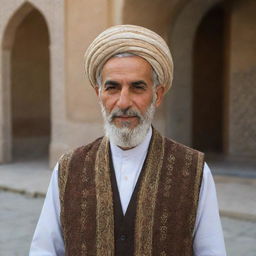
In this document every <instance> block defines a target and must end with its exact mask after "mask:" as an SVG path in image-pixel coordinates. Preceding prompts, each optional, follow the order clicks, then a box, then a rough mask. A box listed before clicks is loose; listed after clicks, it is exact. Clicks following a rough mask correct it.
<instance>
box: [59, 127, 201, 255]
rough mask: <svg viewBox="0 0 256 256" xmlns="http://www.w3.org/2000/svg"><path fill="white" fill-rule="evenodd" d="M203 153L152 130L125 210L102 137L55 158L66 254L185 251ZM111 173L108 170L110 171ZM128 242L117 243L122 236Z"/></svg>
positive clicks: (190, 246) (187, 252)
mask: <svg viewBox="0 0 256 256" xmlns="http://www.w3.org/2000/svg"><path fill="white" fill-rule="evenodd" d="M203 159H204V155H203V154H202V153H200V152H198V151H196V150H193V149H191V148H188V147H186V146H184V145H181V144H179V143H177V142H174V141H172V140H169V139H167V138H164V137H162V136H161V135H160V134H159V133H158V132H157V131H156V130H153V135H152V138H151V142H150V145H149V150H148V154H147V157H146V160H145V163H144V166H143V169H142V171H141V174H140V177H139V180H138V182H137V185H136V188H135V191H134V194H133V196H132V198H131V201H130V204H129V207H128V209H127V213H126V215H125V216H121V214H120V209H121V206H120V200H119V197H118V191H117V186H116V183H115V177H114V174H113V173H114V172H113V170H112V171H111V168H113V167H111V166H112V163H111V154H110V147H109V142H108V139H107V138H106V137H103V138H100V139H97V140H96V141H94V142H93V143H91V144H89V145H86V146H83V147H80V148H78V149H76V150H74V151H72V152H70V153H68V154H66V155H64V156H63V157H62V158H61V160H60V168H59V189H60V202H61V225H62V229H63V237H64V242H65V251H66V255H68V256H114V255H116V256H125V255H129V256H131V255H136V256H151V255H152V256H159V255H160V256H167V255H168V256H191V255H193V229H194V225H195V218H196V211H197V205H198V199H199V191H200V184H201V179H202V170H203ZM111 173H112V174H111ZM127 234H128V236H129V239H128V243H123V242H124V241H125V240H126V236H127Z"/></svg>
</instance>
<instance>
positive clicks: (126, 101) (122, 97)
mask: <svg viewBox="0 0 256 256" xmlns="http://www.w3.org/2000/svg"><path fill="white" fill-rule="evenodd" d="M131 105H132V101H131V95H130V93H129V90H128V89H127V88H122V90H121V91H120V94H119V98H118V101H117V107H118V108H120V109H128V108H130V107H131Z"/></svg>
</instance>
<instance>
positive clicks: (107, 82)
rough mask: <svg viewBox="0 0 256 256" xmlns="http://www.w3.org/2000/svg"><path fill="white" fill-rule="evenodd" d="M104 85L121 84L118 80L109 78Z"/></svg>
mask: <svg viewBox="0 0 256 256" xmlns="http://www.w3.org/2000/svg"><path fill="white" fill-rule="evenodd" d="M104 85H119V83H118V82H116V81H113V80H107V81H106V82H105V83H104Z"/></svg>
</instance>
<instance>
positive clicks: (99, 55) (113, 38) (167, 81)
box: [85, 25, 173, 92]
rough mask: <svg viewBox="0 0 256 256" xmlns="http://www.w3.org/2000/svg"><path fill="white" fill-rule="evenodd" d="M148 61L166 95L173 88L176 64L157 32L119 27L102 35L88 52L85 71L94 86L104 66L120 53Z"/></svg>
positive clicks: (126, 26)
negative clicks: (133, 55)
mask: <svg viewBox="0 0 256 256" xmlns="http://www.w3.org/2000/svg"><path fill="white" fill-rule="evenodd" d="M124 52H126V53H132V54H135V55H138V56H140V57H142V58H144V59H145V60H146V61H148V62H149V63H150V64H151V66H152V68H153V69H154V70H155V72H156V74H157V76H158V80H159V83H160V84H161V85H164V86H165V92H166V91H167V90H168V89H169V88H170V87H171V85H172V78H173V61H172V56H171V53H170V50H169V48H168V46H167V44H166V43H165V41H164V39H163V38H162V37H160V36H159V35H158V34H156V33H155V32H153V31H151V30H149V29H147V28H144V27H141V26H135V25H117V26H113V27H110V28H108V29H106V30H105V31H103V32H102V33H101V34H99V35H98V36H97V37H96V38H95V39H94V41H93V42H92V43H91V45H90V46H89V47H88V49H87V51H86V52H85V72H86V75H87V76H88V78H89V81H90V83H91V85H92V86H93V87H95V85H96V84H97V77H98V76H99V74H100V72H101V70H102V68H103V66H104V64H105V63H106V61H107V60H109V59H110V58H111V57H113V56H114V55H116V54H119V53H124Z"/></svg>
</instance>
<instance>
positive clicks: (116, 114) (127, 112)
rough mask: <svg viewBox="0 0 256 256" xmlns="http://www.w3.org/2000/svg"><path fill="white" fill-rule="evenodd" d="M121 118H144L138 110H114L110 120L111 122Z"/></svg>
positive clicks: (109, 117)
mask: <svg viewBox="0 0 256 256" xmlns="http://www.w3.org/2000/svg"><path fill="white" fill-rule="evenodd" d="M120 116H127V117H129V116H131V117H137V118H139V119H140V120H141V119H142V118H143V116H142V115H141V113H140V112H139V111H138V110H135V109H132V108H128V109H115V110H113V111H112V112H111V113H110V114H109V116H108V119H109V121H110V122H111V121H113V119H114V118H115V117H120Z"/></svg>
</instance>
